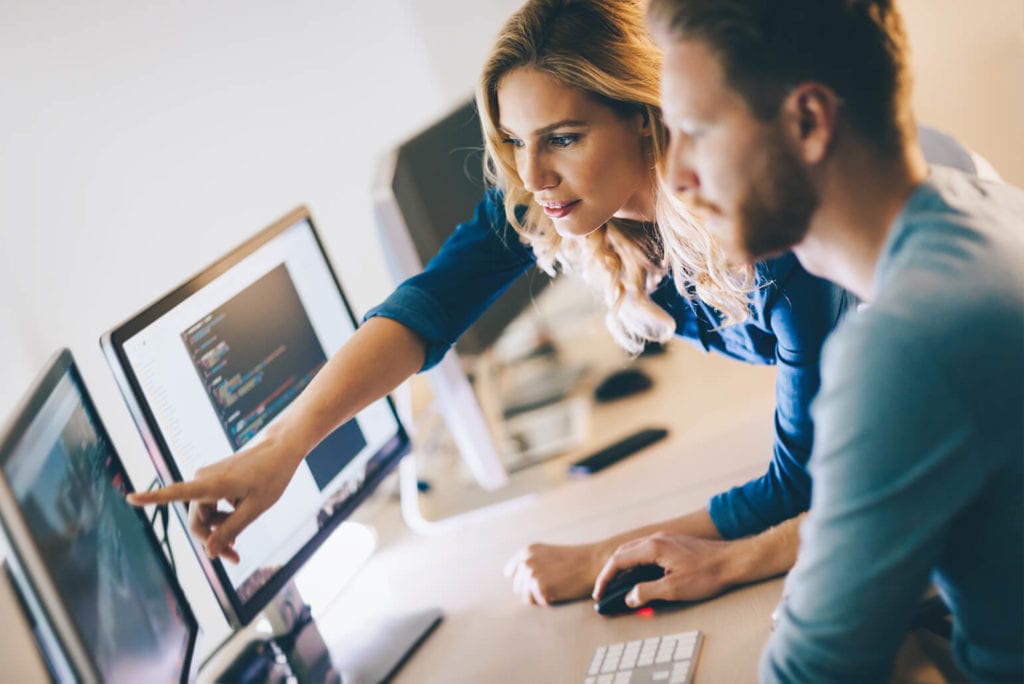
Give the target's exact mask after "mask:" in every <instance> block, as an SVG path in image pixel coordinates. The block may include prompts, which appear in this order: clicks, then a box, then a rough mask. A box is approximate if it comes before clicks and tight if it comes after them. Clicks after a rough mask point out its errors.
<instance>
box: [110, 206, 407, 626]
mask: <svg viewBox="0 0 1024 684" xmlns="http://www.w3.org/2000/svg"><path fill="white" fill-rule="evenodd" d="M355 330H356V319H355V317H354V315H353V313H352V310H351V308H350V307H349V305H348V302H347V300H346V299H345V296H344V294H343V293H342V290H341V286H340V285H339V284H338V281H337V279H336V277H335V275H334V272H333V271H332V270H331V266H330V264H329V262H328V260H327V257H326V254H325V253H324V250H323V247H322V245H321V243H320V240H319V238H318V236H317V234H316V231H315V229H314V227H313V222H312V219H311V217H310V215H309V212H308V210H307V209H306V208H304V207H300V208H298V209H296V210H294V211H293V212H291V213H290V214H288V215H287V216H285V217H283V218H282V219H280V220H279V221H278V222H276V223H275V224H274V225H272V226H270V227H269V228H267V229H266V230H264V231H262V232H261V233H259V234H258V235H256V236H255V237H253V238H252V239H251V240H249V241H247V242H246V243H245V244H243V245H241V246H239V247H238V248H236V249H235V250H233V251H232V252H231V253H229V254H228V255H227V256H225V257H223V258H222V259H220V260H219V261H217V262H216V263H214V264H213V265H211V266H209V267H208V268H206V269H204V270H203V271H202V272H200V273H199V274H198V275H196V276H194V277H193V278H191V279H190V280H188V281H187V282H186V283H184V284H182V285H181V286H180V287H178V288H176V289H175V290H174V291H172V292H171V293H170V294H168V295H166V296H165V297H163V298H162V299H160V300H159V301H157V302H156V303H154V304H152V305H151V306H149V307H147V308H146V309H145V310H143V311H141V312H140V313H138V314H137V315H135V316H133V317H132V318H131V319H130V320H128V321H126V322H125V323H123V324H122V325H120V326H118V327H117V328H115V329H114V330H113V331H111V332H110V333H108V334H107V335H105V336H104V337H103V340H102V345H103V348H104V351H105V352H106V355H107V359H108V361H109V362H110V365H111V368H112V369H113V371H114V374H115V377H116V379H117V380H118V384H119V385H120V387H121V392H122V394H123V395H124V397H125V400H126V401H127V403H128V405H129V408H130V409H131V411H132V413H133V417H134V418H135V422H136V425H137V426H138V428H139V430H140V432H141V433H142V435H143V438H144V440H145V442H146V444H147V447H148V450H149V453H150V457H151V458H152V459H153V462H154V464H155V465H156V468H157V471H158V472H159V473H160V476H161V478H162V479H163V480H164V481H165V482H166V481H171V480H182V479H189V480H190V479H193V478H194V477H195V474H196V471H197V470H199V469H200V468H202V467H203V466H205V465H208V464H210V463H213V462H216V461H218V460H220V459H222V458H224V457H226V456H228V455H230V454H232V453H234V452H236V451H238V450H239V449H241V448H243V447H245V446H246V445H248V444H251V443H252V442H253V440H256V439H259V437H260V434H261V431H262V430H263V428H265V427H266V426H268V425H269V424H270V423H271V422H272V421H273V420H274V419H275V418H276V417H277V416H279V415H280V414H281V412H282V411H284V410H285V409H286V408H287V407H288V406H289V404H290V403H291V402H292V401H293V400H294V399H295V397H296V396H298V394H299V393H300V392H301V391H302V390H303V389H304V388H305V387H306V386H307V385H308V384H309V382H310V381H311V380H312V378H313V376H314V375H315V374H316V373H317V372H318V371H319V370H320V369H321V368H322V367H323V366H324V364H325V363H327V360H328V359H329V358H330V357H331V356H332V355H333V354H334V352H335V351H337V350H338V348H340V347H341V346H342V344H344V343H345V341H346V340H348V338H349V337H351V335H352V334H353V333H354V332H355ZM408 448H409V439H408V437H407V435H406V433H405V430H404V429H403V427H402V424H401V422H400V421H399V419H398V416H397V414H396V412H395V409H394V406H393V405H392V404H391V401H390V399H387V398H386V399H382V400H379V401H376V402H374V403H372V404H371V405H369V406H368V407H366V408H365V409H363V410H362V411H361V412H360V413H359V414H358V415H357V416H355V417H354V418H352V419H351V420H349V421H348V422H346V423H345V424H343V425H342V426H340V427H339V428H337V429H336V430H335V431H334V432H333V433H331V434H330V435H329V436H328V437H327V438H325V439H324V440H323V441H322V442H321V443H320V444H319V445H318V446H317V447H316V448H314V449H313V451H312V452H311V453H310V454H309V455H308V456H307V457H306V459H305V461H304V462H303V464H302V465H300V466H299V469H298V470H297V471H296V473H295V476H294V477H293V478H292V480H291V482H290V483H289V485H288V487H287V488H286V489H285V491H284V493H283V494H282V496H281V498H280V499H279V500H278V502H277V503H276V504H275V505H274V506H272V507H271V508H270V509H269V510H268V511H266V512H265V513H264V514H263V515H262V516H260V517H259V518H258V519H256V520H255V521H254V522H253V523H252V524H251V525H250V526H249V527H248V528H247V529H246V530H245V531H243V532H242V534H240V535H239V536H238V538H237V539H236V540H235V549H236V550H237V551H238V553H239V555H240V556H241V563H240V564H238V565H232V564H226V563H222V562H221V561H220V560H216V561H210V559H209V558H208V557H207V556H206V553H205V551H204V550H203V549H202V547H201V546H198V543H197V542H195V540H193V545H194V548H195V550H196V553H197V556H198V558H199V559H200V563H201V564H203V567H204V571H205V572H206V575H207V578H208V580H209V581H210V584H211V587H212V588H213V590H214V593H215V594H216V595H217V597H218V599H219V601H220V604H221V607H222V608H223V609H224V612H225V615H226V616H227V618H228V620H229V621H230V622H231V623H232V624H234V625H235V626H238V625H241V624H246V623H248V622H249V621H250V620H251V619H252V618H253V617H254V616H255V615H256V614H257V613H258V612H259V611H261V610H262V609H263V608H264V607H265V606H266V605H267V604H268V603H269V601H270V600H271V599H273V598H274V596H275V595H276V594H277V593H278V591H280V589H281V588H282V587H283V586H284V585H285V584H286V583H287V582H288V581H289V580H290V579H291V577H292V576H293V575H294V573H295V572H296V571H297V570H298V569H299V568H300V567H301V566H302V564H303V563H304V562H305V560H306V559H307V558H308V557H309V555H311V554H312V553H313V551H315V550H316V548H317V547H319V546H320V544H321V543H322V541H323V540H324V539H325V538H326V536H327V535H329V534H330V532H331V531H332V530H333V529H334V528H336V527H337V526H338V525H339V524H340V523H341V521H342V520H343V519H344V518H346V517H347V516H348V515H349V513H350V512H351V511H352V510H353V509H354V508H355V506H356V505H357V504H358V503H359V502H360V501H361V500H362V499H363V498H365V497H366V496H367V495H368V494H369V493H370V492H371V491H372V490H373V489H374V488H375V487H376V485H377V484H378V483H379V482H380V481H381V480H382V479H383V477H384V476H385V475H386V474H387V473H388V472H389V471H390V470H391V469H392V468H393V467H394V466H395V464H397V463H398V461H399V460H400V458H401V457H402V456H403V455H404V454H405V453H406V452H407V451H408ZM177 510H178V512H179V514H180V515H182V516H185V515H186V514H185V510H184V508H183V507H178V508H177Z"/></svg>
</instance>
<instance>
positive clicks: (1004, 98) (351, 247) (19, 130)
mask: <svg viewBox="0 0 1024 684" xmlns="http://www.w3.org/2000/svg"><path fill="white" fill-rule="evenodd" d="M518 4H519V0H429V1H424V0H372V1H365V0H364V1H361V0H355V1H344V0H335V1H329V0H294V1H292V2H287V3H285V2H273V1H270V0H257V1H249V2H240V1H238V0H178V1H176V2H137V1H131V0H102V1H101V2H97V3H68V2H58V1H57V0H0V84H2V85H0V416H3V415H6V414H7V413H8V412H9V411H10V409H11V407H12V406H13V405H14V403H15V402H16V400H17V398H18V397H19V396H20V395H21V393H22V392H23V390H24V389H25V387H26V386H27V385H28V383H29V381H30V380H31V378H32V377H33V375H34V374H35V372H36V370H37V369H38V368H40V367H41V365H42V364H43V362H44V361H45V359H46V358H47V357H48V355H49V354H50V353H51V352H52V351H53V350H55V349H56V348H57V347H59V346H69V347H71V348H72V350H73V351H74V353H75V356H76V357H77V359H78V361H79V363H80V365H81V367H82V369H83V374H84V376H85V378H86V381H87V382H88V383H89V385H90V387H91V389H92V391H93V394H94V398H95V399H96V402H97V404H98V406H99V409H100V411H101V412H102V414H103V416H104V418H105V420H106V421H107V423H108V425H109V427H110V429H111V432H112V435H113V438H114V441H115V442H116V443H117V445H118V447H119V449H120V450H121V452H122V454H123V455H124V456H125V458H126V460H128V461H129V464H130V466H131V467H132V469H133V474H135V473H139V474H140V475H139V477H138V478H137V479H139V480H140V481H144V480H143V477H145V478H148V477H149V476H150V473H151V470H150V469H149V466H148V461H147V459H146V457H145V455H144V453H143V451H142V448H141V444H140V442H139V440H138V437H137V435H136V433H135V430H134V428H133V426H132V425H131V422H130V419H129V418H128V414H127V411H126V410H125V409H124V406H123V404H122V402H121V399H120V397H119V396H118V395H117V391H116V389H115V387H114V384H113V382H112V380H111V378H110V374H109V372H108V370H107V368H106V365H105V363H104V361H103V360H102V358H101V355H100V352H99V348H98V345H97V338H98V336H99V335H100V333H101V332H103V331H104V330H106V329H108V328H110V327H112V326H113V325H115V324H116V323H118V322H119V321H121V320H123V319H124V318H125V317H127V316H129V315H130V314H132V313H133V312H135V311H136V310H137V309H139V308H140V307H142V306H143V305H146V304H148V303H149V302H151V301H152V300H153V299H155V298H156V297H157V296H158V295H160V294H162V293H163V292H165V291H167V290H168V289H170V288H171V287H172V286H174V285H175V284H177V283H179V282H180V281H182V280H183V279H184V278H185V277H187V276H188V275H190V274H192V273H193V272H195V271H196V270H197V269H199V268H201V267H202V266H204V265H205V264H207V263H208V262H210V261H211V260H213V259H214V258H215V257H217V256H218V255H220V254H221V253H223V252H225V251H226V250H228V249H230V248H231V247H232V246H233V245H235V244H237V243H239V242H241V241H242V240H243V239H244V238H246V237H247V236H249V235H250V234H252V233H253V232H255V231H256V230H257V229H259V228H261V227H263V226H265V225H267V224H268V223H270V222H271V221H273V220H274V219H275V218H276V217H277V216H279V215H281V214H283V213H284V212H285V211H287V210H288V209H290V208H291V207H292V206H294V205H295V204H297V203H300V202H304V203H307V204H309V206H310V207H311V208H312V210H313V214H314V217H315V218H316V219H317V220H318V223H319V225H320V227H321V230H322V233H323V235H324V238H325V241H326V243H327V248H328V251H329V252H330V253H331V256H332V258H333V261H334V263H335V266H336V267H337V270H338V272H339V273H340V275H341V278H342V280H343V284H344V285H345V287H346V289H347V290H348V293H349V295H350V296H351V298H352V300H353V304H354V306H355V307H356V309H357V310H358V311H363V310H365V309H367V308H368V307H370V306H372V305H373V304H375V303H376V302H377V301H379V300H380V299H381V298H383V297H384V296H385V295H386V294H387V292H388V291H389V289H390V288H389V281H388V278H387V276H386V274H385V268H384V263H383V258H382V255H381V254H380V251H379V248H378V245H377V241H376V236H375V230H374V227H373V224H372V218H371V205H370V199H369V194H368V189H369V187H370V184H371V179H372V177H373V174H374V170H375V167H376V164H377V161H378V159H379V156H380V155H381V153H382V152H383V151H384V150H385V149H387V148H388V147H389V146H390V145H391V144H393V143H394V142H396V141H398V140H400V139H402V138H403V137H405V136H406V135H408V134H409V133H411V132H413V131H415V130H417V129H418V128H420V127H421V126H423V125H425V124H426V123H428V122H429V121H430V120H431V119H432V118H433V117H435V116H437V115H438V114H440V113H442V112H443V111H445V110H446V109H447V108H448V107H449V106H451V105H452V104H453V103H454V102H456V101H457V100H458V99H460V98H462V97H464V96H466V95H468V94H469V93H470V92H471V89H472V87H473V84H474V80H475V77H476V73H477V70H478V68H479V66H480V64H481V62H482V59H483V56H484V54H485V52H486V50H487V47H488V45H489V43H490V41H491V39H492V37H493V34H494V32H495V31H496V30H497V28H498V26H499V25H500V23H501V21H502V20H503V18H504V17H505V16H506V15H507V14H508V13H509V12H510V11H511V10H512V9H513V8H514V7H516V6H517V5H518ZM904 5H905V9H906V13H907V17H908V21H909V26H910V32H911V40H912V45H913V47H914V49H915V51H916V60H915V62H916V67H917V73H918V77H917V97H916V99H915V102H916V109H917V112H918V115H919V118H920V119H921V120H922V121H924V122H926V123H929V124H931V125H935V126H938V127H940V128H944V129H945V130H947V131H949V132H951V133H953V134H954V135H956V136H958V137H959V138H960V139H961V140H963V141H964V142H966V143H967V144H969V145H970V146H972V147H973V148H974V149H976V150H978V151H979V152H981V153H982V154H984V155H985V156H987V157H988V158H989V159H990V160H991V161H992V162H993V163H994V164H995V165H996V167H997V168H998V169H999V170H1000V171H1001V172H1002V173H1003V175H1004V176H1005V177H1006V178H1007V179H1008V180H1010V181H1012V182H1014V183H1016V184H1018V185H1024V154H1022V153H1024V2H1021V0H972V2H965V1H964V0H905V2H904Z"/></svg>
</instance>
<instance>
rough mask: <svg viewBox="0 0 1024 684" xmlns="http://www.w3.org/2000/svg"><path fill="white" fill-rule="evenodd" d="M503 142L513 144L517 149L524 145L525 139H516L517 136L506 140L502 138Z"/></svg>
mask: <svg viewBox="0 0 1024 684" xmlns="http://www.w3.org/2000/svg"><path fill="white" fill-rule="evenodd" d="M502 142H503V143H505V144H506V145H511V146H512V147H515V148H516V149H519V148H520V147H522V146H523V141H522V140H516V139H515V138H505V139H504V140H502Z"/></svg>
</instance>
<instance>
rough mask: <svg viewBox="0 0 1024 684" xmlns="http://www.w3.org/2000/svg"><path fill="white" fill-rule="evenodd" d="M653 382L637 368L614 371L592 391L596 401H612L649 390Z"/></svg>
mask: <svg viewBox="0 0 1024 684" xmlns="http://www.w3.org/2000/svg"><path fill="white" fill-rule="evenodd" d="M653 384H654V382H653V381H652V380H651V376H649V375H648V374H647V373H645V372H643V371H642V370H640V369H639V368H626V369H624V370H620V371H616V372H614V373H612V374H611V375H609V376H608V377H607V378H605V379H604V380H602V381H601V382H600V383H599V384H598V385H597V387H596V388H595V389H594V398H595V399H596V400H597V401H600V402H604V401H614V400H615V399H621V398H623V397H628V396H630V395H633V394H636V393H637V392H643V391H644V390H646V389H649V388H650V386H651V385H653Z"/></svg>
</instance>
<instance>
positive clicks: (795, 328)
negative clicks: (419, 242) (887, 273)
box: [366, 190, 851, 539]
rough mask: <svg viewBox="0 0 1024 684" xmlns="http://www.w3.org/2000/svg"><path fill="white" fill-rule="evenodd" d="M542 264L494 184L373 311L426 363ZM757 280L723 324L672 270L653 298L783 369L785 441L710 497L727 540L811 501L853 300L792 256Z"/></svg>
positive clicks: (694, 337)
mask: <svg viewBox="0 0 1024 684" xmlns="http://www.w3.org/2000/svg"><path fill="white" fill-rule="evenodd" d="M533 265H534V257H533V253H532V251H531V250H530V248H529V247H527V246H526V245H524V244H522V243H521V242H520V241H519V238H518V235H517V234H516V233H515V231H514V230H513V229H512V228H511V227H510V226H509V225H508V223H507V221H506V220H505V210H504V206H503V204H502V198H501V195H500V193H498V192H497V191H494V190H491V191H488V193H487V194H486V195H485V197H484V199H483V201H481V202H480V204H478V205H477V208H476V212H475V213H474V216H473V218H472V219H471V220H470V221H467V222H466V223H463V224H460V225H459V226H458V227H457V228H456V229H455V232H454V233H453V234H452V236H451V237H450V238H449V239H448V241H447V242H445V244H444V245H443V246H442V247H441V250H440V251H439V252H438V254H437V256H436V257H434V258H433V259H432V260H431V261H430V263H429V264H427V266H426V268H425V269H424V270H423V272H422V273H420V274H418V275H416V276H413V277H412V278H410V279H408V280H407V281H405V282H404V283H402V284H401V285H400V286H399V287H398V288H397V289H396V290H395V292H394V293H393V294H392V295H391V296H390V297H388V298H387V300H385V301H384V302H383V303H382V304H380V305H379V306H377V307H375V308H373V309H371V310H370V311H369V312H368V313H367V314H366V318H371V317H373V316H385V317H387V318H392V319H394V320H396V321H398V322H400V323H402V324H404V325H406V326H407V327H409V328H411V329H412V330H414V331H415V332H417V333H418V334H419V335H420V336H422V337H423V339H424V340H426V341H427V358H426V362H425V363H424V365H423V370H426V369H429V368H430V367H432V366H433V365H435V364H436V363H437V362H439V361H440V360H441V358H442V357H444V355H445V353H447V351H448V349H449V347H451V346H452V344H453V343H454V342H455V340H456V339H458V337H459V335H461V334H462V333H463V332H464V331H465V330H466V329H467V328H468V327H469V326H470V325H472V324H473V322H474V321H475V320H476V319H477V317H479V316H480V314H482V313H483V311H484V310H485V309H486V308H487V307H488V306H489V305H490V304H491V302H493V301H494V300H495V299H496V298H497V297H498V296H499V295H500V294H501V293H502V292H504V290H505V288H507V287H508V286H509V285H510V284H511V283H512V282H513V281H514V280H515V279H516V278H518V277H520V276H521V275H522V274H523V273H525V272H526V271H527V270H529V269H530V268H531V267H532V266H533ZM756 284H757V288H756V289H755V291H754V292H753V293H752V294H751V296H750V304H751V307H750V308H751V316H750V318H749V319H748V320H747V321H745V322H744V323H741V324H738V325H732V326H729V327H727V328H721V329H719V326H720V325H721V322H722V317H721V315H720V314H719V313H718V311H717V310H715V309H714V308H713V307H712V306H710V305H708V304H706V303H704V302H703V301H701V300H700V299H698V298H696V297H694V298H692V299H687V298H686V297H684V296H682V295H680V294H679V292H678V291H677V290H676V285H675V283H674V282H673V281H672V278H671V277H666V278H665V280H664V281H663V282H662V283H660V285H659V286H658V288H657V290H656V291H655V293H654V295H653V299H654V301H655V302H657V303H658V304H659V305H660V306H661V307H662V308H664V309H665V310H666V311H667V312H669V313H670V314H671V315H672V317H673V318H675V320H676V333H677V335H678V336H679V337H682V338H684V339H686V340H688V341H690V342H691V343H693V344H695V345H697V346H698V347H700V348H701V349H704V350H706V351H714V352H718V353H720V354H724V355H726V356H729V357H731V358H734V359H737V360H739V361H745V362H747V363H754V364H774V365H776V366H777V367H778V375H777V378H776V385H775V386H776V389H775V398H776V409H775V444H774V452H773V455H772V460H771V464H770V465H769V467H768V471H767V472H766V473H765V474H764V475H763V476H761V477H759V478H757V479H755V480H752V481H750V482H748V483H746V484H744V485H742V486H739V487H734V488H733V489H730V490H729V491H727V492H723V493H721V494H718V495H717V496H715V497H713V498H712V499H711V501H710V503H709V507H708V509H709V513H710V515H711V519H712V521H713V522H714V524H715V526H716V528H717V529H718V531H719V533H720V534H721V535H722V536H723V537H724V538H726V539H734V538H737V537H742V536H746V535H750V534H755V533H757V532H760V531H762V530H764V529H766V528H768V527H770V526H772V525H775V524H778V523H779V522H781V521H783V520H786V519H788V518H791V517H793V516H794V515H797V514H799V513H801V512H803V511H805V510H807V508H808V506H809V505H810V496H811V479H810V476H809V475H808V473H807V459H808V456H809V455H810V450H811V443H812V441H813V438H814V430H813V426H812V423H811V418H810V414H809V406H810V403H811V399H812V398H813V397H814V395H815V394H816V393H817V391H818V384H819V381H820V380H819V372H818V361H819V355H820V353H821V347H822V343H823V342H824V340H825V338H826V336H828V334H829V332H830V331H831V330H832V328H833V327H834V326H835V325H836V323H837V322H838V320H839V318H840V316H841V315H842V313H843V311H844V310H845V309H846V307H847V306H848V303H849V302H850V301H851V298H850V297H849V295H847V294H846V293H845V291H843V290H841V289H840V288H838V287H837V286H835V285H833V284H831V283H829V282H828V281H825V280H822V279H819V278H815V277H813V276H811V275H810V274H808V273H807V272H806V271H805V270H803V268H802V267H801V266H800V264H799V262H798V261H797V260H796V257H794V256H793V255H792V254H786V255H783V256H781V257H778V258H775V259H770V260H767V261H764V262H762V263H759V264H758V265H757V269H756Z"/></svg>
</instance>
